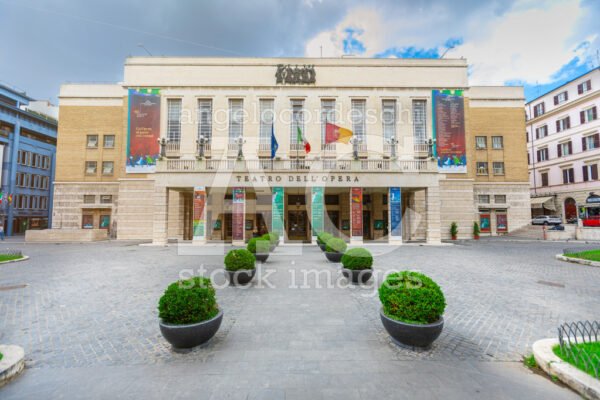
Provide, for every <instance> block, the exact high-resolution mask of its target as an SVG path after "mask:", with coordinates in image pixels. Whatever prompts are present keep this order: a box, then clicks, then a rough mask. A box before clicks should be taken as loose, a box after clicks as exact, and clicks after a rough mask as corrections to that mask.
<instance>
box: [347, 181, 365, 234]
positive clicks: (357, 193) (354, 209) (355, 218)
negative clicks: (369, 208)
mask: <svg viewBox="0 0 600 400" xmlns="http://www.w3.org/2000/svg"><path fill="white" fill-rule="evenodd" d="M362 200H363V197H362V188H360V187H353V188H351V189H350V213H351V216H352V239H355V240H362V237H363V215H362V214H363V209H362V205H363V204H362Z"/></svg>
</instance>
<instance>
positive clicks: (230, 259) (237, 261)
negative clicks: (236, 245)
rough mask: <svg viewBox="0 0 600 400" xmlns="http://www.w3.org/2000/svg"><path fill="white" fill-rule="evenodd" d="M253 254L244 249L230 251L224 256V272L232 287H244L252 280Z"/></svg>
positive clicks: (254, 260)
mask: <svg viewBox="0 0 600 400" xmlns="http://www.w3.org/2000/svg"><path fill="white" fill-rule="evenodd" d="M255 262H256V258H255V257H254V254H252V253H251V252H249V251H248V250H246V249H237V250H231V251H230V252H229V253H227V255H226V256H225V272H226V273H227V275H228V277H229V283H230V284H232V285H245V284H247V283H248V282H250V281H251V280H252V278H254V274H255V273H256V268H254V263H255Z"/></svg>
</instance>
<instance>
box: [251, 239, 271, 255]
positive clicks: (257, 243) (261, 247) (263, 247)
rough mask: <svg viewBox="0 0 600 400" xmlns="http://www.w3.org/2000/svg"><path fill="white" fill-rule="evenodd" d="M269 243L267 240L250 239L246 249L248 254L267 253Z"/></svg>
mask: <svg viewBox="0 0 600 400" xmlns="http://www.w3.org/2000/svg"><path fill="white" fill-rule="evenodd" d="M269 248H270V243H269V241H268V240H266V239H263V238H252V239H250V240H249V241H248V246H247V249H248V251H249V252H250V253H252V254H256V253H268V252H269Z"/></svg>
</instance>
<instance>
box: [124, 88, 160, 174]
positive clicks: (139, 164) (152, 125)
mask: <svg viewBox="0 0 600 400" xmlns="http://www.w3.org/2000/svg"><path fill="white" fill-rule="evenodd" d="M159 137H160V90H159V89H151V90H148V89H141V90H139V91H138V90H135V89H129V115H128V120H127V161H126V164H125V165H126V166H125V172H127V173H128V174H146V173H152V172H154V171H155V170H156V159H157V158H158V157H159V156H160V146H159V144H158V138H159Z"/></svg>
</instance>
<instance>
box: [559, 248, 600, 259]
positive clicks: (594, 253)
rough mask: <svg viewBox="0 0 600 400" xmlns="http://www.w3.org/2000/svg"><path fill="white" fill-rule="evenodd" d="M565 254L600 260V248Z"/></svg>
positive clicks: (572, 256) (566, 255) (571, 256)
mask: <svg viewBox="0 0 600 400" xmlns="http://www.w3.org/2000/svg"><path fill="white" fill-rule="evenodd" d="M563 255H564V256H565V257H570V258H581V259H582V260H589V261H600V250H590V251H580V252H578V253H568V254H563Z"/></svg>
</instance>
